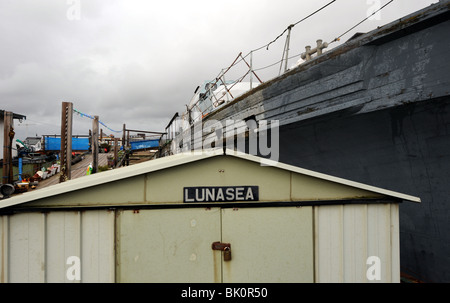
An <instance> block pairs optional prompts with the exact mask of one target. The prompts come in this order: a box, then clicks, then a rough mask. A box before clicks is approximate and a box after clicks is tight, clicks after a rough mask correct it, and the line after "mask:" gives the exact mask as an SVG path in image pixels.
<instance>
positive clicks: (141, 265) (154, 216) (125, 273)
mask: <svg viewBox="0 0 450 303" xmlns="http://www.w3.org/2000/svg"><path fill="white" fill-rule="evenodd" d="M312 230H313V229H312V208H311V207H301V208H297V207H267V208H266V207H264V208H223V209H221V208H183V209H153V210H139V211H132V210H127V211H121V212H120V215H119V218H118V220H117V241H118V245H117V247H118V250H117V261H118V262H117V281H118V282H190V283H197V282H204V283H209V282H313V270H314V269H313V241H312V237H313V232H312ZM218 241H220V242H222V243H230V244H231V260H230V261H224V258H223V256H222V254H223V253H222V252H221V251H218V250H213V249H212V243H213V242H218Z"/></svg>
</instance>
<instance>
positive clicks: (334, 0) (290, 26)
mask: <svg viewBox="0 0 450 303" xmlns="http://www.w3.org/2000/svg"><path fill="white" fill-rule="evenodd" d="M333 2H336V0H333V1H331V2H329V3H328V4H326V5H324V6H322V7H321V8H319V9H318V10H316V11H315V12H313V13H311V14H309V15H308V16H306V17H305V18H303V19H301V20H300V21H297V22H296V23H294V24H291V25H289V26H288V27H287V28H286V29H285V30H284V31H283V32H282V33H281V34H280V35H279V36H278V37H276V38H275V39H274V40H273V41H272V42H269V44H267V45H265V46H267V49H269V45H271V44H272V43H274V42H275V41H277V40H278V39H279V38H280V37H282V36H283V35H284V33H285V32H286V31H287V30H289V29H291V28H293V27H294V26H296V25H297V24H299V23H300V22H303V21H305V20H306V19H308V18H309V17H312V16H313V15H315V14H317V13H318V12H320V11H321V10H323V9H324V8H326V7H327V6H329V5H331V4H333ZM263 47H264V46H263Z"/></svg>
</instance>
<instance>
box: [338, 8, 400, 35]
mask: <svg viewBox="0 0 450 303" xmlns="http://www.w3.org/2000/svg"><path fill="white" fill-rule="evenodd" d="M392 2H394V0H391V1H389V2H388V3H386V4H385V5H383V6H382V7H380V8H379V9H378V10H376V11H374V12H373V13H372V14H370V15H369V16H367V17H366V18H364V19H363V20H361V21H360V22H358V23H357V24H356V25H355V26H353V27H352V28H350V29H349V30H347V31H346V32H345V33H343V34H341V35H340V36H338V37H337V38H335V39H334V40H333V41H331V42H330V43H333V42H336V41H339V40H340V39H341V37H342V36H344V35H346V34H347V33H348V32H350V31H351V30H353V29H355V28H356V27H357V26H359V25H360V24H361V23H363V22H365V21H367V19H369V18H370V17H372V16H373V15H375V14H376V13H378V12H379V11H381V10H382V9H383V8H385V7H386V6H388V5H389V4H391V3H392Z"/></svg>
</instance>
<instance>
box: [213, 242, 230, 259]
mask: <svg viewBox="0 0 450 303" xmlns="http://www.w3.org/2000/svg"><path fill="white" fill-rule="evenodd" d="M211 248H212V249H213V250H220V251H222V252H223V260H224V261H231V244H230V243H222V242H214V243H213V244H212V245H211Z"/></svg>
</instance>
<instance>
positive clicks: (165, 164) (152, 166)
mask: <svg viewBox="0 0 450 303" xmlns="http://www.w3.org/2000/svg"><path fill="white" fill-rule="evenodd" d="M225 152H226V155H228V156H234V157H237V158H241V159H245V160H249V161H253V162H257V163H259V164H261V165H262V166H273V167H277V168H280V169H284V170H288V171H292V172H296V173H299V174H303V175H307V176H311V177H314V178H318V179H323V180H326V181H330V182H335V183H339V184H343V185H347V186H351V187H355V188H359V189H363V190H366V191H371V192H374V193H377V194H381V195H386V196H390V197H394V198H398V199H403V200H406V201H411V202H418V203H420V202H421V200H420V198H418V197H414V196H410V195H406V194H401V193H397V192H394V191H390V190H386V189H382V188H378V187H374V186H370V185H366V184H362V183H358V182H354V181H349V180H346V179H342V178H338V177H333V176H330V175H326V174H322V173H318V172H314V171H311V170H307V169H303V168H299V167H296V166H293V165H289V164H284V163H280V162H277V161H273V160H268V159H265V158H261V157H257V156H254V155H250V154H246V153H242V152H238V151H234V150H228V149H227V150H226V151H225ZM219 155H223V150H222V149H214V150H206V151H205V150H203V151H194V152H188V153H180V154H175V155H173V156H168V157H163V158H159V159H156V160H150V161H146V162H143V163H140V164H135V165H132V166H128V167H122V168H120V169H117V170H111V171H107V172H102V173H99V174H94V175H90V176H89V177H82V178H78V179H74V180H70V181H67V182H64V183H59V184H55V185H52V186H49V187H46V188H43V189H38V190H35V191H30V192H26V193H23V194H21V195H18V196H14V197H11V198H8V199H5V200H0V209H1V208H6V207H10V206H14V205H18V204H21V203H26V202H30V201H33V200H38V199H42V198H45V197H52V196H56V195H60V194H64V193H68V192H72V191H75V190H79V189H83V188H88V187H92V186H97V185H101V184H105V183H109V182H114V181H117V180H120V179H125V178H130V177H134V176H138V175H141V174H145V173H150V172H154V171H158V170H162V169H165V168H170V167H174V166H177V165H182V164H187V163H191V162H195V161H199V160H203V159H207V158H211V157H215V156H219Z"/></svg>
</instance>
